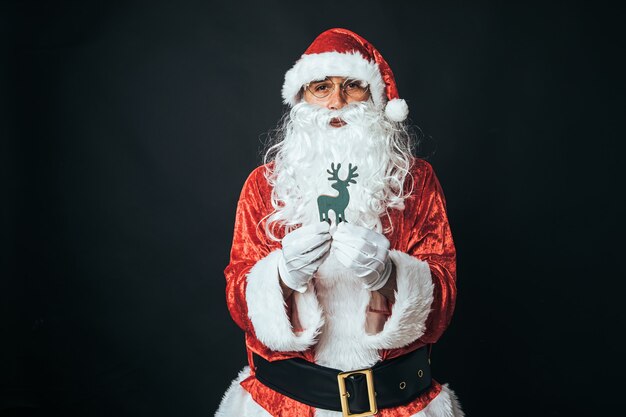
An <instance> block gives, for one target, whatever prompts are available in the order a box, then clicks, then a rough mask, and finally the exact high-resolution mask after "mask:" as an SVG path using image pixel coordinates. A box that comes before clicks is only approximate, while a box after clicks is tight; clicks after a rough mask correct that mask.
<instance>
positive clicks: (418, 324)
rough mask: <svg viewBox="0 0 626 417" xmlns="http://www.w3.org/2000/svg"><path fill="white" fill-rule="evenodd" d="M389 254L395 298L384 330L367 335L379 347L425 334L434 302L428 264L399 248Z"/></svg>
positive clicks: (398, 345) (400, 344)
mask: <svg viewBox="0 0 626 417" xmlns="http://www.w3.org/2000/svg"><path fill="white" fill-rule="evenodd" d="M389 257H390V258H391V261H392V262H393V263H394V264H395V266H396V285H397V290H396V293H395V297H396V298H395V302H394V304H393V307H392V309H391V316H390V317H389V319H388V320H387V322H386V323H385V327H384V328H383V330H382V331H381V332H380V333H377V334H374V335H368V336H367V337H368V344H369V346H371V347H375V348H377V349H397V348H401V347H403V346H406V345H408V344H410V343H411V342H413V341H415V340H417V339H419V338H420V337H422V335H423V334H424V332H425V331H426V319H427V318H428V313H429V312H430V307H431V305H432V302H433V288H434V284H433V282H432V278H431V276H430V268H429V267H428V263H427V262H424V261H421V260H419V259H417V258H415V257H413V256H411V255H408V254H406V253H404V252H401V251H397V250H391V251H389Z"/></svg>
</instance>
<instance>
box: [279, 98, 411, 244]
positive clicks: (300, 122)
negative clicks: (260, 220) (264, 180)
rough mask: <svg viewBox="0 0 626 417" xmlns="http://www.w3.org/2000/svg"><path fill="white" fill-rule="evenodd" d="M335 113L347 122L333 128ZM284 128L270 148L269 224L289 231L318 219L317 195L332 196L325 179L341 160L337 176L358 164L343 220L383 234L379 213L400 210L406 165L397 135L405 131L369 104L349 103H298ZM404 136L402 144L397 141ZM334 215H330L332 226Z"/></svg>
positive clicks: (341, 177)
mask: <svg viewBox="0 0 626 417" xmlns="http://www.w3.org/2000/svg"><path fill="white" fill-rule="evenodd" d="M334 117H339V118H341V119H342V120H344V121H345V122H346V123H347V124H346V125H345V126H343V127H339V128H336V127H332V126H331V125H330V120H331V119H332V118H334ZM284 130H285V132H284V135H285V136H284V140H283V141H282V142H280V143H278V144H277V145H275V146H274V148H277V149H278V151H277V152H276V158H275V167H274V171H273V172H272V174H271V175H270V177H269V180H270V183H271V185H273V193H272V204H273V206H274V208H275V212H274V213H273V214H272V215H271V217H270V219H269V222H268V223H270V224H273V225H274V226H276V225H277V224H284V225H285V226H287V229H288V230H289V229H291V228H293V226H295V225H300V224H303V225H306V224H311V223H313V222H318V221H320V217H319V210H318V207H317V197H318V196H319V195H320V194H327V195H331V196H335V195H337V191H336V190H334V189H333V188H332V187H331V184H332V183H333V181H331V180H329V179H328V178H329V176H330V175H329V174H328V172H327V170H330V169H331V164H332V163H334V164H335V167H337V165H338V164H341V169H340V171H339V178H340V179H342V180H343V179H345V178H346V176H347V175H348V166H349V164H352V166H353V167H354V166H357V167H358V168H357V171H356V173H357V174H358V177H356V178H355V181H356V184H354V183H353V184H350V186H349V187H348V192H349V194H350V202H349V204H348V206H347V208H346V210H345V218H346V220H347V221H349V222H351V223H354V224H358V225H362V226H365V227H368V228H370V229H373V230H376V231H378V232H382V223H381V220H380V216H381V214H383V213H385V212H386V210H387V208H388V207H398V208H403V199H404V196H403V193H402V190H403V183H404V177H405V176H406V173H407V172H408V168H409V163H410V162H409V156H410V150H409V149H408V147H409V146H410V144H409V143H407V142H408V140H406V139H407V138H408V137H407V136H406V135H404V136H403V135H401V134H398V133H405V131H404V130H403V129H401V128H400V127H399V126H398V125H397V124H394V123H392V122H389V121H387V120H386V119H384V116H383V114H382V112H381V111H379V110H378V109H377V108H375V107H374V106H373V104H372V103H369V102H358V103H353V104H350V105H348V106H346V107H344V108H343V109H341V110H339V111H331V110H328V109H326V108H323V107H319V106H314V105H310V104H307V103H299V104H297V105H295V106H294V107H293V109H292V111H291V113H290V114H289V116H288V119H286V124H285V127H284ZM403 139H404V142H405V143H404V146H402V145H403V144H402V143H398V142H399V141H401V140H403ZM271 150H272V149H270V151H271ZM403 151H404V152H403ZM335 216H336V213H333V212H331V213H330V217H331V220H333V225H335V223H336V222H335ZM270 229H271V228H270ZM272 231H273V230H272Z"/></svg>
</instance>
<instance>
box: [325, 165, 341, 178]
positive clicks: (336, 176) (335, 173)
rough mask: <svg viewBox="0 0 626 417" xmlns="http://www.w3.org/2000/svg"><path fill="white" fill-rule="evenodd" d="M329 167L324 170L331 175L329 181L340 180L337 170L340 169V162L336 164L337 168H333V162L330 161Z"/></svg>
mask: <svg viewBox="0 0 626 417" xmlns="http://www.w3.org/2000/svg"><path fill="white" fill-rule="evenodd" d="M330 169H332V172H331V171H330ZM330 169H327V170H326V172H328V173H329V174H330V175H331V177H329V178H328V180H329V181H341V180H340V179H339V170H340V169H341V164H337V169H335V163H334V162H332V163H331V164H330Z"/></svg>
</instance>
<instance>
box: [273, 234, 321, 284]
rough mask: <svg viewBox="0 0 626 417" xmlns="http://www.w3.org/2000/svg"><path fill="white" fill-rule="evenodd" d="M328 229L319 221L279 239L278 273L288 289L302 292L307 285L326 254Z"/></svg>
mask: <svg viewBox="0 0 626 417" xmlns="http://www.w3.org/2000/svg"><path fill="white" fill-rule="evenodd" d="M329 229H330V225H329V224H328V223H327V222H319V223H315V224H311V225H308V226H302V227H300V228H298V229H296V230H294V231H293V232H291V233H288V234H287V236H285V237H284V238H283V240H282V244H283V256H282V257H281V259H280V260H279V261H278V272H279V273H280V277H281V279H282V280H283V282H284V283H285V285H287V286H288V287H289V288H291V289H293V290H296V291H298V292H304V291H306V287H307V283H308V282H309V280H310V279H311V277H312V276H313V274H314V273H315V271H317V268H319V266H320V265H321V264H322V262H323V261H324V258H325V257H326V255H327V254H328V252H329V251H330V240H331V236H330V233H328V231H329Z"/></svg>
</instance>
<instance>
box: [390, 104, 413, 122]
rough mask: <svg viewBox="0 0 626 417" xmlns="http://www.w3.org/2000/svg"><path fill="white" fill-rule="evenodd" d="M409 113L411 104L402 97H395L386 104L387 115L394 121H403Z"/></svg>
mask: <svg viewBox="0 0 626 417" xmlns="http://www.w3.org/2000/svg"><path fill="white" fill-rule="evenodd" d="M408 115H409V105H408V104H406V101H404V99H401V98H394V99H393V100H390V101H388V102H387V105H386V106H385V116H387V118H388V119H389V120H393V121H394V122H402V121H404V120H405V119H406V118H407V116H408Z"/></svg>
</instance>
